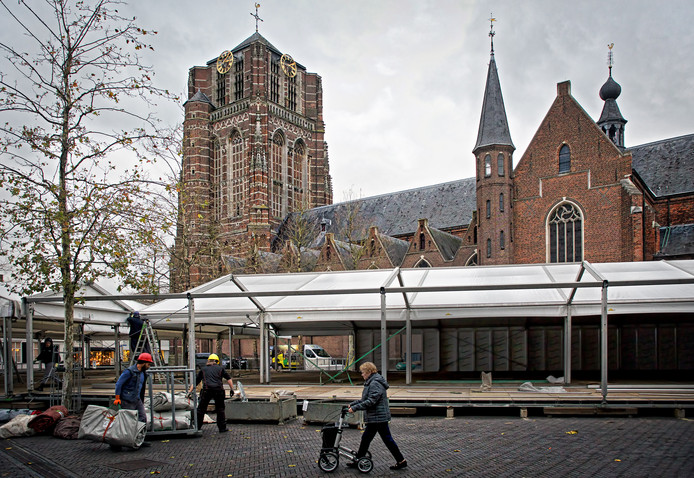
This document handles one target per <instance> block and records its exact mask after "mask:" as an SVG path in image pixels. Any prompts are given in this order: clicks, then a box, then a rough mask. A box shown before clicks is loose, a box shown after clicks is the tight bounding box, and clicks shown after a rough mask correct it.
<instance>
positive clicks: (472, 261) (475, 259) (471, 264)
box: [465, 252, 477, 266]
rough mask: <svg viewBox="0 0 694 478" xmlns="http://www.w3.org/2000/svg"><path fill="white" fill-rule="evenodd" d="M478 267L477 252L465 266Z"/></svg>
mask: <svg viewBox="0 0 694 478" xmlns="http://www.w3.org/2000/svg"><path fill="white" fill-rule="evenodd" d="M476 265H477V252H475V253H473V254H472V255H471V256H470V258H469V259H468V260H467V262H466V263H465V266H476Z"/></svg>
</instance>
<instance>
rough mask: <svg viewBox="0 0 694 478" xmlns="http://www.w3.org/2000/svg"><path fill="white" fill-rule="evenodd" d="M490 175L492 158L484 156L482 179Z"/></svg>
mask: <svg viewBox="0 0 694 478" xmlns="http://www.w3.org/2000/svg"><path fill="white" fill-rule="evenodd" d="M491 175H492V157H491V156H489V155H486V156H485V157H484V177H485V178H488V177H489V176H491Z"/></svg>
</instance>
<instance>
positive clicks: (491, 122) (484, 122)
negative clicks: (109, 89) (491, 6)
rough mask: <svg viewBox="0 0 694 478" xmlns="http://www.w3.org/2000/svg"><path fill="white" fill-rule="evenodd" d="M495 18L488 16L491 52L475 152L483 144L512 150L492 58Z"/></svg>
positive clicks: (499, 86)
mask: <svg viewBox="0 0 694 478" xmlns="http://www.w3.org/2000/svg"><path fill="white" fill-rule="evenodd" d="M495 21H496V18H494V17H493V16H490V18H489V22H490V25H491V26H490V31H489V38H490V40H491V54H490V60H489V70H488V72H487V85H486V87H485V90H484V101H483V103H482V115H481V117H480V126H479V130H478V132H477V143H476V144H475V148H474V149H473V150H472V152H473V154H477V151H478V150H479V149H480V148H483V147H485V146H492V145H498V146H510V147H511V148H513V149H514V150H515V149H516V148H515V146H513V141H511V132H510V131H509V128H508V120H507V119H506V108H505V107H504V98H503V96H502V95H501V84H500V83H499V73H498V72H497V70H496V60H494V35H495V33H494V22H495Z"/></svg>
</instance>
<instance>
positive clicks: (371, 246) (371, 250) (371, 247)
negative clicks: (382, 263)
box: [369, 239, 376, 257]
mask: <svg viewBox="0 0 694 478" xmlns="http://www.w3.org/2000/svg"><path fill="white" fill-rule="evenodd" d="M375 253H376V240H375V239H371V243H370V244H369V256H370V257H373V255H374V254H375Z"/></svg>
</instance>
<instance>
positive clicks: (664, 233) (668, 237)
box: [656, 224, 694, 259]
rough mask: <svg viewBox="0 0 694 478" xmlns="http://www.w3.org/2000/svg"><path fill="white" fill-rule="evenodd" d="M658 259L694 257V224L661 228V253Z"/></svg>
mask: <svg viewBox="0 0 694 478" xmlns="http://www.w3.org/2000/svg"><path fill="white" fill-rule="evenodd" d="M656 256H657V257H658V258H662V259H673V258H678V257H679V258H683V259H684V258H688V257H694V224H681V225H678V226H670V227H661V228H660V252H658V254H656Z"/></svg>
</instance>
